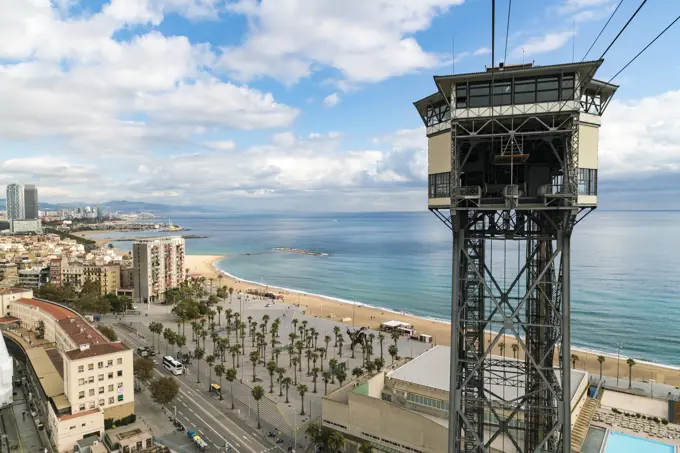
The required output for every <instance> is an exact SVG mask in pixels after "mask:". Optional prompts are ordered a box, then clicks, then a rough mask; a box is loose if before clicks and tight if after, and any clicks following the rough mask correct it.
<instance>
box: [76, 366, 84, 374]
mask: <svg viewBox="0 0 680 453" xmlns="http://www.w3.org/2000/svg"><path fill="white" fill-rule="evenodd" d="M83 371H85V366H84V365H79V366H78V373H82V372H83Z"/></svg>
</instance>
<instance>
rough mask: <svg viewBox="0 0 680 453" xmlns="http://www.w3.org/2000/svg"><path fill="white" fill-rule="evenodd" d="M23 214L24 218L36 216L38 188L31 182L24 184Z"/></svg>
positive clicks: (34, 217)
mask: <svg viewBox="0 0 680 453" xmlns="http://www.w3.org/2000/svg"><path fill="white" fill-rule="evenodd" d="M24 215H25V216H26V217H24V218H25V219H37V218H38V188H37V187H35V186H34V185H33V184H26V185H25V186H24Z"/></svg>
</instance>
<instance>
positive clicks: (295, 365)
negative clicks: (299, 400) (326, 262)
mask: <svg viewBox="0 0 680 453" xmlns="http://www.w3.org/2000/svg"><path fill="white" fill-rule="evenodd" d="M299 360H300V359H298V356H296V355H294V356H293V357H292V358H291V361H292V363H293V382H294V383H295V385H297V364H298V361H299Z"/></svg>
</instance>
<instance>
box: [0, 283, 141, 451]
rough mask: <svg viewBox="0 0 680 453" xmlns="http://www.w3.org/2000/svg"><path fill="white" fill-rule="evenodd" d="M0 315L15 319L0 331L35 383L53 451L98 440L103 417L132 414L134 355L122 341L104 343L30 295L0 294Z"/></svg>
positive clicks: (73, 317) (63, 310)
mask: <svg viewBox="0 0 680 453" xmlns="http://www.w3.org/2000/svg"><path fill="white" fill-rule="evenodd" d="M0 315H1V316H2V319H4V320H16V321H17V322H15V323H7V324H0V327H2V328H3V329H4V330H3V334H4V335H5V338H6V339H8V340H9V341H10V343H12V345H13V346H12V347H13V348H14V350H15V352H16V353H17V354H19V355H22V354H23V356H25V360H26V362H27V364H30V368H31V369H32V375H33V376H34V377H35V381H36V383H39V386H40V389H41V390H40V391H41V393H42V395H41V396H43V397H44V399H45V404H44V413H45V417H46V419H47V423H48V426H49V430H48V432H49V433H50V435H51V437H52V440H53V441H54V443H55V445H56V446H57V449H58V451H60V452H65V451H73V448H74V446H75V443H76V442H77V441H78V440H79V439H82V438H83V437H85V436H89V435H92V434H94V433H97V434H98V435H100V436H101V435H102V434H103V432H104V420H105V419H107V418H112V419H114V420H117V419H121V418H124V417H127V416H128V415H130V414H132V413H134V385H133V382H134V378H133V365H132V362H133V356H132V350H130V349H128V348H127V347H126V346H125V345H124V344H123V343H121V342H119V341H116V342H112V341H109V340H107V339H106V338H105V337H104V336H103V335H102V334H101V333H100V332H99V331H98V330H97V329H96V328H95V327H94V326H92V325H91V324H90V323H88V322H87V320H85V319H84V318H83V317H81V316H80V315H79V314H78V313H76V312H74V311H73V310H71V309H69V308H67V307H65V306H62V305H59V304H55V303H51V302H47V301H43V300H37V299H34V298H33V294H32V291H26V290H9V289H7V290H0ZM17 323H18V324H19V327H16V325H17ZM8 346H9V344H8Z"/></svg>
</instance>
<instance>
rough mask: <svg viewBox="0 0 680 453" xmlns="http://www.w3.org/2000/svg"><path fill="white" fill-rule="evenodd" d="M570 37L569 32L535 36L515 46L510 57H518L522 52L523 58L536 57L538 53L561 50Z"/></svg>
mask: <svg viewBox="0 0 680 453" xmlns="http://www.w3.org/2000/svg"><path fill="white" fill-rule="evenodd" d="M571 37H572V32H571V31H564V32H554V33H548V34H546V35H543V36H535V37H533V38H530V39H529V40H528V41H526V42H525V43H524V44H522V45H520V46H517V47H516V48H515V49H514V50H513V51H512V55H513V56H514V57H518V56H521V55H522V52H524V55H525V56H527V57H528V56H530V55H536V54H540V53H546V52H552V51H553V50H557V49H559V48H561V47H562V46H563V45H565V44H566V43H567V41H569V39H571Z"/></svg>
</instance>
